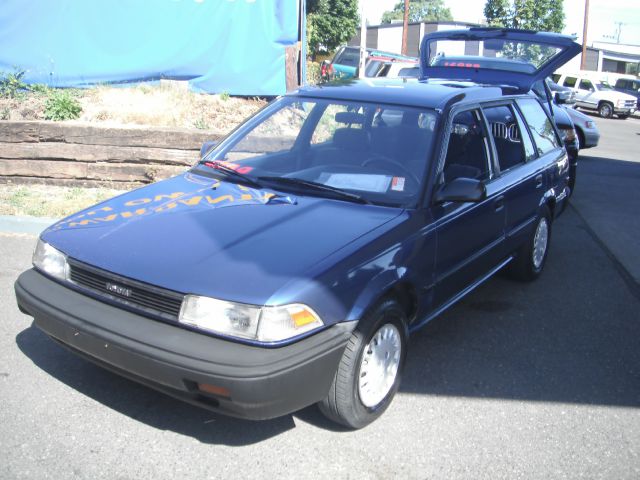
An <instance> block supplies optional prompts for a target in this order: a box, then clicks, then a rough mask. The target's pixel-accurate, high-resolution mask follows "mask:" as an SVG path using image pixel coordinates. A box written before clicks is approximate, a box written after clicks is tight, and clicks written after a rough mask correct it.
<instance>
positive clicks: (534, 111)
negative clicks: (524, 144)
mask: <svg viewBox="0 0 640 480" xmlns="http://www.w3.org/2000/svg"><path fill="white" fill-rule="evenodd" d="M517 103H518V107H520V111H521V112H522V116H523V117H524V120H525V122H526V123H527V125H528V126H529V130H531V136H532V137H533V141H534V142H535V147H536V151H537V152H538V155H544V154H545V153H548V152H551V151H552V150H554V149H556V148H560V145H561V144H560V139H559V138H558V136H557V134H556V131H555V129H554V128H553V124H552V123H551V120H549V117H548V116H547V114H546V112H545V111H544V109H543V108H542V106H541V105H540V104H539V103H538V102H537V101H536V100H534V99H533V98H531V99H528V98H519V99H518V100H517Z"/></svg>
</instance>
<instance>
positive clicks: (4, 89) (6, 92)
mask: <svg viewBox="0 0 640 480" xmlns="http://www.w3.org/2000/svg"><path fill="white" fill-rule="evenodd" d="M24 74H25V71H24V70H20V69H18V68H16V69H15V70H14V72H13V73H5V72H0V98H19V97H20V96H21V95H22V94H23V91H24V90H26V89H27V84H26V83H24V82H23V81H22V77H24Z"/></svg>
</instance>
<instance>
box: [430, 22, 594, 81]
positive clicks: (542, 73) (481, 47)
mask: <svg viewBox="0 0 640 480" xmlns="http://www.w3.org/2000/svg"><path fill="white" fill-rule="evenodd" d="M581 50H582V47H581V46H580V44H578V43H576V42H575V41H574V39H573V38H572V37H569V36H567V35H560V34H557V33H547V32H534V31H531V30H515V29H508V28H470V29H465V30H444V31H440V32H434V33H430V34H427V35H425V36H424V37H423V39H422V43H421V45H420V73H421V78H422V79H435V78H437V79H447V80H460V81H471V82H474V83H479V84H489V85H498V86H505V87H510V88H513V89H514V90H516V91H518V92H528V91H529V90H531V86H532V85H533V83H534V82H536V81H537V80H542V79H544V78H546V77H547V76H549V75H551V74H552V73H553V72H554V71H555V70H556V69H558V68H559V67H560V66H562V65H564V64H565V63H567V62H568V61H569V60H571V59H572V58H573V57H575V56H576V55H577V54H578V53H579V52H580V51H581Z"/></svg>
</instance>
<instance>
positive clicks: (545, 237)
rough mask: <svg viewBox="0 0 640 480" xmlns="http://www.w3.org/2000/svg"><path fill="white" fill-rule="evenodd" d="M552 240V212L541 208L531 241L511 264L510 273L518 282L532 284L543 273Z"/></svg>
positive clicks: (522, 248) (523, 246)
mask: <svg viewBox="0 0 640 480" xmlns="http://www.w3.org/2000/svg"><path fill="white" fill-rule="evenodd" d="M550 240H551V212H550V211H549V208H548V207H547V206H546V205H545V206H543V207H541V209H540V213H539V214H538V218H537V220H536V222H535V228H534V229H533V232H531V236H530V237H529V239H528V240H527V241H526V242H525V243H524V244H523V245H522V246H521V247H520V248H519V249H518V251H517V252H516V256H515V259H514V260H513V261H512V262H511V265H510V268H509V273H510V274H511V277H512V278H515V279H516V280H520V281H525V282H530V281H533V280H535V279H536V278H538V277H539V276H540V274H541V273H542V269H543V268H544V264H545V263H546V261H547V255H548V253H549V244H550Z"/></svg>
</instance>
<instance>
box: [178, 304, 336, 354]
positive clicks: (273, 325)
mask: <svg viewBox="0 0 640 480" xmlns="http://www.w3.org/2000/svg"><path fill="white" fill-rule="evenodd" d="M178 321H179V322H180V323H183V324H185V325H191V326H192V327H196V328H199V329H201V330H206V331H210V332H214V333H220V334H223V335H229V336H233V337H239V338H246V339H249V340H258V341H261V342H275V341H278V340H285V339H287V338H292V337H296V336H298V335H301V334H303V333H306V332H309V331H311V330H315V329H316V328H319V327H321V326H322V325H324V324H323V322H322V320H320V317H318V315H317V314H316V313H315V312H314V311H313V310H311V309H310V308H309V307H307V306H306V305H301V304H293V305H284V306H282V307H257V306H252V305H244V304H239V303H233V302H226V301H223V300H217V299H215V298H209V297H201V296H198V295H187V296H185V297H184V300H183V301H182V308H181V309H180V316H179V318H178Z"/></svg>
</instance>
